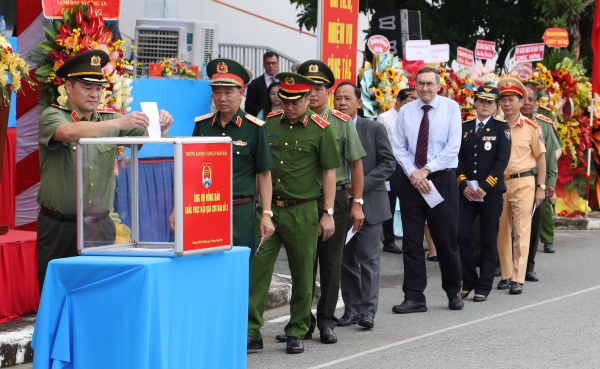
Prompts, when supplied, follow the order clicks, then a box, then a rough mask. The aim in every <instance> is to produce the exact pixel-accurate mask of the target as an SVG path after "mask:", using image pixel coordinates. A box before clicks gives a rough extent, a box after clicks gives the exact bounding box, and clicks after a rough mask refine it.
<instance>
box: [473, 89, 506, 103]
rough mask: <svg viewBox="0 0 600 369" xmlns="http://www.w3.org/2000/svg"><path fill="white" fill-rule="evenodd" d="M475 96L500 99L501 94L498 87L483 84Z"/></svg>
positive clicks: (490, 99)
mask: <svg viewBox="0 0 600 369" xmlns="http://www.w3.org/2000/svg"><path fill="white" fill-rule="evenodd" d="M475 97H476V98H478V99H482V100H488V101H498V99H499V98H500V94H499V93H498V88H497V87H493V86H481V87H479V88H478V89H477V91H476V92H475Z"/></svg>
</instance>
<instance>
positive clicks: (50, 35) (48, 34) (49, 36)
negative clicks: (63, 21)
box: [44, 26, 56, 42]
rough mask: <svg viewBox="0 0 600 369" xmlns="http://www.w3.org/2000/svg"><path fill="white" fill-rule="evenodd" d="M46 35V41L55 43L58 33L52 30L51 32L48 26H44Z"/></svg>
mask: <svg viewBox="0 0 600 369" xmlns="http://www.w3.org/2000/svg"><path fill="white" fill-rule="evenodd" d="M44 33H45V34H46V39H47V40H48V41H49V42H54V39H55V38H56V33H54V32H52V30H50V29H49V28H48V27H46V26H44Z"/></svg>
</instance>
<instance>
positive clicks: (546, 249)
mask: <svg viewBox="0 0 600 369" xmlns="http://www.w3.org/2000/svg"><path fill="white" fill-rule="evenodd" d="M554 251H555V250H554V245H553V244H551V243H545V244H544V252H545V253H547V254H554Z"/></svg>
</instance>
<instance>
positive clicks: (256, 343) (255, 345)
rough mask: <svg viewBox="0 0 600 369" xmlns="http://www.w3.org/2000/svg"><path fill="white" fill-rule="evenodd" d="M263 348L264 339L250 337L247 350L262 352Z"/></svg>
mask: <svg viewBox="0 0 600 369" xmlns="http://www.w3.org/2000/svg"><path fill="white" fill-rule="evenodd" d="M262 348H263V340H262V338H258V337H251V336H248V348H247V350H262Z"/></svg>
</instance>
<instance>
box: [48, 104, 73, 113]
mask: <svg viewBox="0 0 600 369" xmlns="http://www.w3.org/2000/svg"><path fill="white" fill-rule="evenodd" d="M52 106H54V107H55V108H59V109H62V110H66V111H71V109H69V108H67V107H66V106H60V105H56V104H52Z"/></svg>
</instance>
